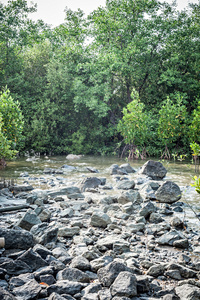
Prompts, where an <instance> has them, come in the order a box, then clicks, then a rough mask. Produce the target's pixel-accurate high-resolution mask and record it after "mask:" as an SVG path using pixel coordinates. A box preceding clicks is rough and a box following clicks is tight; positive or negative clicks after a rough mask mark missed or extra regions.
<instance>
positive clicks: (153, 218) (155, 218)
mask: <svg viewBox="0 0 200 300" xmlns="http://www.w3.org/2000/svg"><path fill="white" fill-rule="evenodd" d="M163 221H164V219H163V218H162V217H161V215H160V214H159V213H155V212H152V213H151V214H150V217H149V222H150V223H155V224H158V223H161V222H163Z"/></svg>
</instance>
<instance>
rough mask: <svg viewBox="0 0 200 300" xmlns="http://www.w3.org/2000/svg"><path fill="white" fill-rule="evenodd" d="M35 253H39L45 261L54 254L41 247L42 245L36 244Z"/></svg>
mask: <svg viewBox="0 0 200 300" xmlns="http://www.w3.org/2000/svg"><path fill="white" fill-rule="evenodd" d="M33 251H34V252H36V253H38V254H39V255H40V256H41V257H42V258H43V259H46V257H47V255H51V254H52V252H51V251H50V250H49V249H47V248H46V247H44V246H42V245H40V244H36V245H35V246H34V247H33Z"/></svg>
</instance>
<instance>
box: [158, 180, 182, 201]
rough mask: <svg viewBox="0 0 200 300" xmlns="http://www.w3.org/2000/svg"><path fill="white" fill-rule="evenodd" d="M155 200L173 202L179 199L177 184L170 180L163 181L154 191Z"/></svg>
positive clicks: (179, 191) (179, 193)
mask: <svg viewBox="0 0 200 300" xmlns="http://www.w3.org/2000/svg"><path fill="white" fill-rule="evenodd" d="M155 196H156V200H158V201H159V202H162V203H174V202H176V201H178V200H179V199H181V190H180V188H179V186H178V185H177V184H176V183H174V182H172V181H165V182H164V183H163V184H162V185H161V186H160V187H159V189H158V190H157V191H156V192H155Z"/></svg>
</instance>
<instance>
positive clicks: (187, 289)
mask: <svg viewBox="0 0 200 300" xmlns="http://www.w3.org/2000/svg"><path fill="white" fill-rule="evenodd" d="M175 292H176V294H177V295H178V297H179V299H181V300H198V299H200V288H198V287H196V286H193V285H191V284H184V285H181V286H177V287H175Z"/></svg>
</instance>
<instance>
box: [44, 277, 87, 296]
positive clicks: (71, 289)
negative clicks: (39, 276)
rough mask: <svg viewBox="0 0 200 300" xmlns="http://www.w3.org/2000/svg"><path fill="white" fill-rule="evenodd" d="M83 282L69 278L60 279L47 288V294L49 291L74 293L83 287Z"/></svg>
mask: <svg viewBox="0 0 200 300" xmlns="http://www.w3.org/2000/svg"><path fill="white" fill-rule="evenodd" d="M84 287H85V286H84V283H80V282H73V281H69V280H60V281H57V282H56V283H55V284H52V285H50V286H49V287H48V288H47V292H48V295H50V294H51V293H53V292H54V293H58V294H59V295H62V294H69V295H75V294H77V293H79V292H80V291H81V290H82V289H83V288H84Z"/></svg>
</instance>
